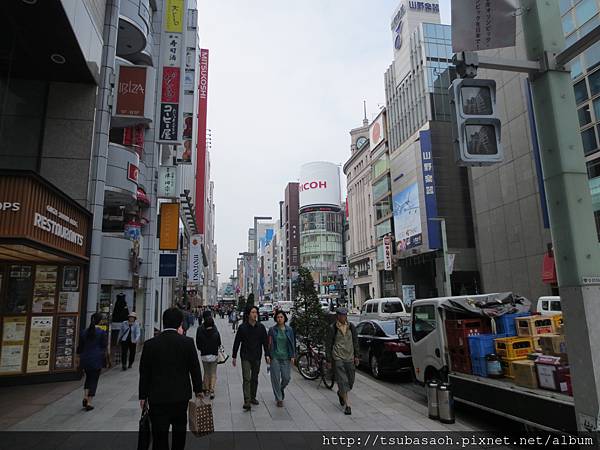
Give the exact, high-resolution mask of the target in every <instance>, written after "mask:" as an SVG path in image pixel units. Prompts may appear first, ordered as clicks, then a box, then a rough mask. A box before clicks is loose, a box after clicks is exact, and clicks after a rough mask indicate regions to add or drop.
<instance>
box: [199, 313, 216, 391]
mask: <svg viewBox="0 0 600 450" xmlns="http://www.w3.org/2000/svg"><path fill="white" fill-rule="evenodd" d="M220 346H221V335H220V334H219V330H217V326H216V325H215V321H214V319H213V318H212V316H211V315H210V313H209V315H208V316H206V317H205V318H204V321H203V322H202V325H200V326H199V327H198V330H197V331H196V347H197V348H198V350H199V351H200V359H201V360H202V367H203V369H204V380H203V382H202V388H203V391H204V393H205V394H209V395H210V399H211V400H212V399H214V398H215V387H216V385H217V358H218V355H219V347H220Z"/></svg>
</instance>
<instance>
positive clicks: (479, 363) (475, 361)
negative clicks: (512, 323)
mask: <svg viewBox="0 0 600 450" xmlns="http://www.w3.org/2000/svg"><path fill="white" fill-rule="evenodd" d="M503 337H505V335H503V334H480V335H472V336H469V352H470V354H471V370H472V373H473V375H477V376H480V377H487V376H488V369H487V359H486V356H487V355H491V354H493V353H494V341H495V340H496V339H499V338H503Z"/></svg>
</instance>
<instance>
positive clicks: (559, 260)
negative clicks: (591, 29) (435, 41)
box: [521, 0, 600, 431]
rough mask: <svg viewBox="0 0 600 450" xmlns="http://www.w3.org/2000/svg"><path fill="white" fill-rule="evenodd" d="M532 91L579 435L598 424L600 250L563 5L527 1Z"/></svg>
mask: <svg viewBox="0 0 600 450" xmlns="http://www.w3.org/2000/svg"><path fill="white" fill-rule="evenodd" d="M521 9H522V11H523V15H522V20H523V34H524V36H525V45H526V47H527V57H528V59H529V60H534V61H540V62H541V63H542V64H541V65H542V66H543V70H541V71H540V72H537V73H535V74H533V75H532V76H531V77H530V79H531V87H532V92H533V105H534V111H535V117H536V122H537V127H538V130H537V131H538V139H539V144H540V153H541V162H542V167H543V174H544V184H545V187H546V196H547V202H548V211H549V216H550V225H551V231H552V241H553V245H554V253H555V256H556V268H557V272H558V282H559V286H560V295H561V305H562V310H563V313H564V322H565V332H566V341H567V347H568V352H569V363H570V366H571V374H572V377H573V391H574V397H575V411H576V415H577V417H576V418H577V423H578V427H579V429H580V430H581V431H596V430H598V429H599V421H600V414H599V412H600V276H599V275H600V246H599V245H598V235H597V233H596V227H595V224H594V218H593V216H592V199H591V194H590V188H589V184H588V176H587V172H586V166H585V159H584V153H583V146H582V142H581V136H580V134H579V131H578V130H579V123H578V122H577V114H575V111H576V105H575V97H574V93H573V85H572V83H571V76H570V73H569V72H568V71H567V70H566V69H564V68H561V67H560V66H558V65H557V64H554V63H553V61H555V55H557V54H559V52H560V51H561V50H563V48H564V44H565V39H564V35H563V29H562V24H561V20H560V12H559V7H558V2H548V1H547V0H521Z"/></svg>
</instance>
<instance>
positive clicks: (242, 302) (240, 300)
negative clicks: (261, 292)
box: [237, 295, 246, 312]
mask: <svg viewBox="0 0 600 450" xmlns="http://www.w3.org/2000/svg"><path fill="white" fill-rule="evenodd" d="M245 307H246V299H245V298H244V296H243V295H240V296H239V297H238V302H237V310H238V312H242V311H243V310H244V308H245Z"/></svg>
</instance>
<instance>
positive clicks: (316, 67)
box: [198, 0, 450, 282]
mask: <svg viewBox="0 0 600 450" xmlns="http://www.w3.org/2000/svg"><path fill="white" fill-rule="evenodd" d="M198 3H199V4H198V10H199V22H200V39H201V46H202V47H203V48H208V49H209V50H210V60H209V76H208V128H210V129H211V130H212V150H211V164H212V168H211V171H212V173H211V178H212V180H213V181H214V182H215V204H216V212H217V214H216V225H215V228H216V243H217V245H218V270H219V272H220V273H221V275H220V276H219V282H223V281H226V280H227V279H228V277H229V276H231V273H232V270H233V269H234V268H235V266H236V258H237V257H238V253H239V252H241V251H247V235H248V228H250V227H252V225H253V223H252V222H253V217H254V216H255V215H260V216H262V215H266V216H269V215H270V216H273V218H274V219H277V218H278V217H279V212H278V208H279V201H280V200H283V195H284V189H285V186H286V184H287V183H288V182H290V181H297V180H298V176H299V171H300V166H301V165H302V164H303V163H305V162H310V161H331V162H334V163H336V164H340V165H343V163H344V162H345V161H346V160H347V159H348V156H349V155H350V136H349V131H350V129H352V128H356V127H358V126H361V123H362V119H363V100H366V102H367V117H368V118H369V119H372V118H373V117H374V116H375V115H376V114H377V112H378V111H379V105H384V104H385V93H384V86H383V74H384V72H385V71H386V69H387V68H388V66H389V65H390V64H391V62H392V58H393V45H392V43H393V41H392V33H391V31H390V21H391V16H392V14H393V12H394V9H395V8H396V6H397V5H398V3H399V2H398V0H302V1H294V0H252V1H248V0H199V2H198ZM449 4H450V0H440V5H441V10H442V22H444V23H449V12H450V11H449V10H450V7H449ZM342 175H343V174H342ZM345 184H346V182H345V180H344V179H343V180H342V185H343V186H345ZM343 190H345V188H343Z"/></svg>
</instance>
